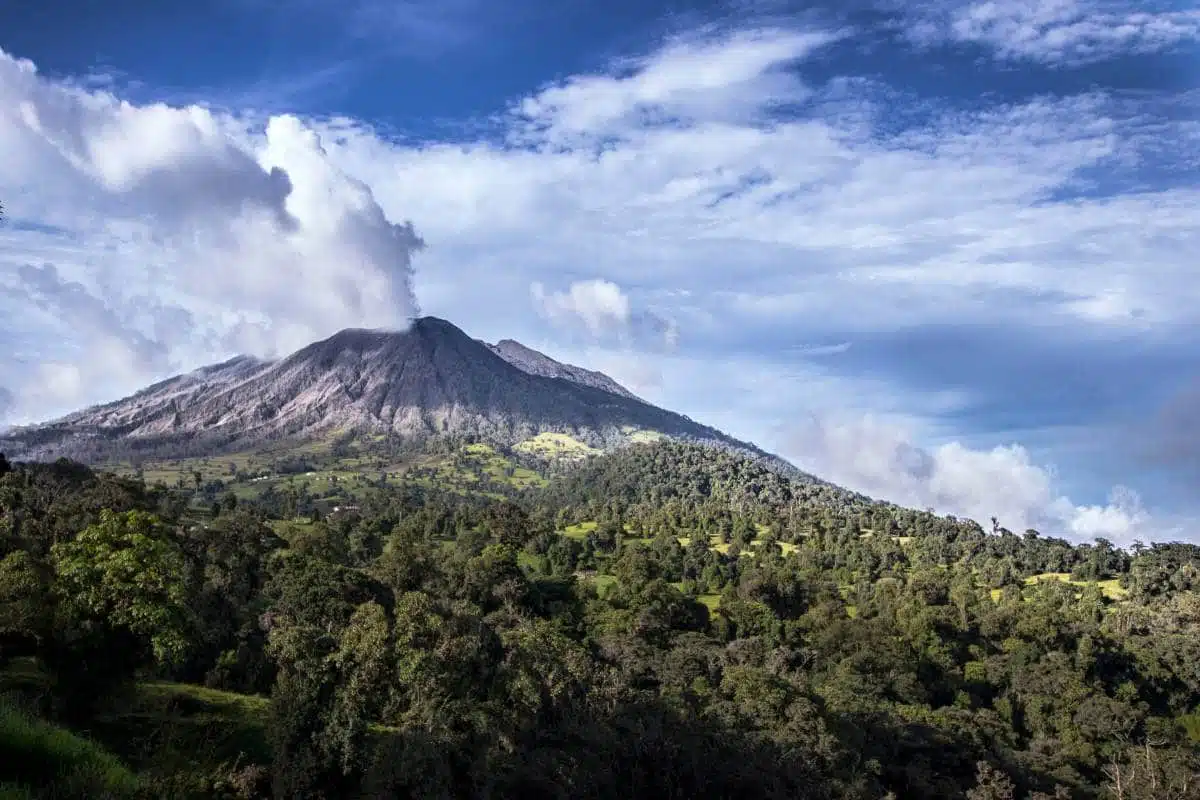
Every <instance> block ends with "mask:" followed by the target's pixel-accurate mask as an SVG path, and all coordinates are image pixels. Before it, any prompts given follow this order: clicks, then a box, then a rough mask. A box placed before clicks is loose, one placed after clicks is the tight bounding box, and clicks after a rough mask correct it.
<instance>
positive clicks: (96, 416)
mask: <svg viewBox="0 0 1200 800" xmlns="http://www.w3.org/2000/svg"><path fill="white" fill-rule="evenodd" d="M647 431H649V432H656V433H660V434H664V435H666V436H670V437H672V438H676V439H682V440H692V441H704V442H710V443H713V444H718V445H722V446H727V447H732V448H735V449H739V450H743V451H746V452H749V453H754V454H757V455H765V454H763V453H762V451H759V450H758V449H757V448H755V447H753V446H752V445H749V444H746V443H744V442H739V441H737V440H735V439H733V438H731V437H729V436H727V435H725V434H723V433H721V432H720V431H717V430H715V429H713V428H709V427H707V426H704V425H701V424H699V423H696V422H694V421H692V420H691V419H689V418H687V417H685V416H682V415H680V414H675V413H672V412H670V411H666V410H664V409H661V408H658V407H656V406H652V405H650V404H648V403H646V402H644V401H642V400H640V399H638V398H637V397H634V396H633V395H632V394H630V393H629V392H628V391H627V390H625V389H623V388H622V387H621V386H619V385H618V384H617V383H616V382H615V381H613V380H612V379H611V378H609V377H608V376H606V375H603V374H601V373H598V372H591V371H589V370H584V369H581V368H579V367H574V366H571V365H568V364H560V363H559V362H557V361H554V360H553V359H550V358H548V357H547V356H545V355H543V354H541V353H538V352H536V351H534V350H530V349H529V348H526V347H524V346H523V345H521V344H519V343H517V342H513V341H508V340H506V341H503V342H501V343H499V344H497V345H488V344H485V343H483V342H479V341H477V340H475V339H472V338H471V337H469V336H467V334H465V333H464V332H463V331H461V330H459V329H458V328H457V327H455V326H454V325H452V324H451V323H449V322H446V321H445V320H441V319H437V318H435V317H423V318H421V319H418V320H416V321H415V322H414V323H413V324H412V326H411V327H410V328H409V329H408V330H406V331H403V332H385V331H372V330H354V329H352V330H345V331H342V332H340V333H337V334H335V335H334V336H331V337H330V338H328V339H325V340H323V341H320V342H316V343H314V344H311V345H309V346H308V347H305V348H303V349H302V350H300V351H298V352H296V353H294V354H292V355H290V356H288V357H286V358H283V359H281V360H278V361H261V360H258V359H254V358H250V357H244V356H243V357H238V358H235V359H232V360H230V361H226V362H224V363H221V364H216V365H213V366H210V367H205V368H202V369H199V370H196V371H194V372H191V373H188V374H186V375H181V376H178V377H175V378H171V379H169V380H166V381H163V382H161V383H158V384H155V385H153V386H150V387H148V388H146V389H144V390H142V391H141V392H138V393H137V394H135V395H133V396H131V397H129V398H126V399H124V400H119V401H117V402H114V403H109V404H107V405H102V406H97V407H94V408H90V409H87V410H84V411H81V412H77V413H75V414H71V415H70V416H67V417H65V418H63V419H60V420H57V421H55V422H51V423H47V424H44V425H38V426H32V427H28V428H22V429H16V430H13V431H10V432H9V433H8V434H7V438H6V439H0V450H4V451H7V452H8V453H9V455H10V456H11V457H17V458H23V459H45V458H52V457H57V456H60V455H68V456H72V457H75V458H83V459H88V460H99V459H103V458H107V457H112V456H115V455H118V454H124V453H129V452H137V451H141V452H147V451H150V450H153V451H154V452H156V453H158V454H160V455H161V454H162V453H163V452H170V453H172V454H177V455H192V454H209V453H216V452H222V451H229V450H233V449H239V448H246V447H252V446H254V445H256V444H259V443H263V442H269V441H276V440H287V439H297V440H302V439H305V438H315V437H319V436H329V435H337V434H343V433H356V434H384V435H393V436H396V437H399V438H404V439H420V438H423V437H428V436H437V435H475V436H480V437H485V438H487V439H490V440H493V441H498V442H502V443H509V444H516V443H518V442H520V441H523V440H525V439H527V438H529V437H531V436H535V435H537V434H539V433H543V432H556V433H565V434H569V435H571V436H574V437H575V438H577V439H579V440H581V441H583V442H585V443H587V444H589V445H592V446H594V447H601V448H605V449H611V448H613V447H615V446H618V445H620V444H622V443H624V442H627V441H630V440H631V439H635V438H637V437H638V435H639V434H641V435H644V432H647Z"/></svg>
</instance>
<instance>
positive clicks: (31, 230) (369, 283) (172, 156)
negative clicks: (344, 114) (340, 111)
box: [0, 52, 422, 421]
mask: <svg viewBox="0 0 1200 800" xmlns="http://www.w3.org/2000/svg"><path fill="white" fill-rule="evenodd" d="M0 150H2V151H3V152H4V153H5V158H4V159H3V161H0V187H3V193H4V194H3V197H4V201H5V205H6V207H7V210H8V215H9V217H10V224H9V225H8V226H7V227H6V228H5V229H3V230H0V245H3V247H2V249H0V253H2V255H0V289H2V291H0V319H3V320H4V322H3V323H0V338H3V339H4V340H7V341H10V342H14V341H21V340H26V341H37V342H41V343H45V342H53V341H60V342H62V345H61V346H59V347H58V348H49V349H47V348H46V346H45V345H44V344H42V345H40V346H39V349H38V350H37V351H35V352H30V353H27V354H26V356H25V357H24V358H20V357H18V356H17V354H16V353H15V352H14V348H12V347H9V348H8V351H9V353H8V355H7V356H5V357H0V384H2V385H5V386H7V387H9V388H10V392H11V395H12V397H13V398H15V399H13V400H12V401H10V402H8V403H6V404H3V405H4V406H6V407H7V408H6V409H5V408H0V413H5V411H6V412H7V415H8V416H9V417H10V418H14V419H20V420H22V421H29V420H32V419H40V418H44V417H45V416H47V415H48V414H52V413H57V412H60V411H65V410H69V409H71V408H73V407H75V406H76V405H78V404H80V403H82V402H85V401H87V400H91V399H94V398H96V397H97V396H99V397H103V396H106V395H107V396H110V397H115V396H119V395H120V394H122V393H125V392H128V391H130V390H133V389H136V388H139V387H140V386H141V385H143V384H144V383H145V382H147V381H148V380H151V379H153V378H156V377H161V376H163V375H164V374H166V373H168V372H170V371H172V370H175V369H179V368H181V367H182V366H185V365H186V366H193V365H194V363H195V362H198V361H201V360H211V359H212V358H213V357H214V356H219V355H220V354H222V353H226V354H232V353H235V352H248V353H254V354H258V355H271V354H275V353H278V352H284V351H287V350H290V349H292V348H295V347H298V346H301V345H303V344H306V343H307V342H309V341H312V340H313V339H315V338H318V337H320V336H322V335H327V334H330V333H332V332H334V331H336V330H338V329H340V328H344V327H350V326H356V327H402V326H404V325H405V324H406V323H407V320H408V319H410V318H411V317H413V316H415V315H416V313H417V304H416V300H415V298H414V295H413V289H412V258H413V254H414V253H415V252H416V251H417V250H419V249H420V248H421V247H422V242H421V240H420V238H419V237H418V236H417V234H416V233H415V231H414V230H413V228H412V226H411V225H410V224H407V223H403V224H398V223H395V222H393V221H391V220H390V219H388V217H387V215H386V214H385V213H384V212H383V210H382V209H381V207H380V205H379V204H378V203H377V202H376V200H375V197H374V195H373V194H372V191H371V189H370V188H369V187H368V186H367V185H366V184H365V183H363V182H362V181H359V180H356V179H354V178H351V177H349V176H348V175H346V174H345V173H344V172H343V171H341V170H339V169H338V168H337V167H335V166H334V165H333V163H332V162H331V161H330V159H329V158H328V157H327V154H326V151H325V149H324V147H323V145H322V142H321V139H320V138H319V136H318V135H317V134H316V133H315V132H314V131H313V130H312V129H310V128H309V127H308V126H307V125H306V124H305V123H304V122H302V121H300V120H299V119H296V118H294V117H289V116H279V117H273V118H271V119H269V120H266V121H265V124H257V123H256V121H255V120H249V119H240V118H236V117H232V116H229V115H225V114H220V113H217V112H214V111H211V110H209V109H206V108H201V107H198V106H188V107H184V108H174V107H171V106H167V105H163V104H155V105H145V106H138V105H133V104H131V103H128V102H125V101H122V100H120V99H118V98H117V97H114V96H113V95H111V94H108V93H106V92H103V91H90V90H86V89H81V88H78V87H74V86H66V85H62V84H58V83H55V82H53V81H51V80H48V79H46V78H44V77H43V76H41V75H39V74H38V73H37V71H36V69H35V68H34V66H33V65H32V64H31V63H30V62H28V61H21V60H17V59H14V58H12V57H10V56H8V55H6V54H4V53H2V52H0ZM34 221H36V222H34ZM35 254H36V261H35Z"/></svg>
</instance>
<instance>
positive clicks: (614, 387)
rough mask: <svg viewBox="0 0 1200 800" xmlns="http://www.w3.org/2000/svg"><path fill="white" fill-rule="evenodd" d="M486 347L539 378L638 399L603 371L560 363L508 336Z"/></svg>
mask: <svg viewBox="0 0 1200 800" xmlns="http://www.w3.org/2000/svg"><path fill="white" fill-rule="evenodd" d="M487 347H488V349H489V350H491V351H492V352H493V353H495V354H496V355H498V356H500V357H501V358H503V359H504V360H505V361H507V362H508V363H510V364H512V365H513V366H514V367H516V368H517V369H519V370H521V371H522V372H528V373H529V374H530V375H540V376H542V377H543V378H562V379H564V380H568V381H571V382H572V383H577V384H579V385H580V386H590V387H592V388H593V389H601V390H603V391H606V392H611V393H612V394H619V395H621V396H622V397H628V398H630V399H632V400H639V401H640V400H641V398H640V397H638V396H637V395H635V394H633V393H632V392H630V391H629V390H628V389H626V388H625V387H624V386H622V385H621V384H619V383H617V382H616V381H614V380H613V379H612V378H610V377H608V376H607V375H605V374H604V373H603V372H595V371H593V370H590V369H584V368H583V367H576V366H573V365H571V364H563V363H562V362H560V361H555V360H554V359H553V358H550V357H549V356H547V355H543V354H542V353H539V352H538V351H537V350H533V349H532V348H529V347H526V346H525V345H523V344H521V343H520V342H515V341H513V340H512V339H501V340H500V341H499V342H496V343H495V344H489V345H488V346H487Z"/></svg>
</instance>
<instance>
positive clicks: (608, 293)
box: [530, 279, 679, 350]
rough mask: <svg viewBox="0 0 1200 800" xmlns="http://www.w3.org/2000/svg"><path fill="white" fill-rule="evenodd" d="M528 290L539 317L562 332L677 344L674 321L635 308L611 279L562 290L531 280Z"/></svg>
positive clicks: (650, 344)
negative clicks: (549, 290)
mask: <svg viewBox="0 0 1200 800" xmlns="http://www.w3.org/2000/svg"><path fill="white" fill-rule="evenodd" d="M530 291H531V293H532V294H533V301H534V307H535V308H536V310H537V312H538V313H539V314H540V315H541V316H543V317H545V318H546V319H547V320H549V321H550V322H551V323H552V324H554V325H556V326H559V327H560V328H562V329H564V330H566V331H569V332H574V331H580V330H581V331H582V332H583V333H585V334H586V335H587V337H588V338H589V339H591V340H592V341H596V342H604V341H611V340H616V341H618V342H620V343H622V344H625V345H635V344H641V345H643V346H647V347H651V348H653V347H665V348H667V349H670V350H673V349H674V348H675V347H676V346H677V345H678V344H679V327H678V325H677V324H676V323H675V321H674V320H671V319H667V318H666V317H663V316H661V315H660V314H656V313H655V312H654V311H650V310H647V309H636V310H635V309H634V308H633V305H632V303H631V302H630V300H629V296H628V295H627V294H626V293H625V291H624V290H622V289H621V287H620V286H618V285H617V284H615V283H613V282H612V281H606V280H599V279H596V280H587V281H575V282H574V283H572V284H571V285H570V286H569V287H568V288H567V290H566V291H562V292H547V291H546V287H545V286H543V285H542V283H541V282H539V281H535V282H534V283H533V284H532V285H531V286H530Z"/></svg>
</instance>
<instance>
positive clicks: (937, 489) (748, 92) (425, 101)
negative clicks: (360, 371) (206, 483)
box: [0, 0, 1200, 544]
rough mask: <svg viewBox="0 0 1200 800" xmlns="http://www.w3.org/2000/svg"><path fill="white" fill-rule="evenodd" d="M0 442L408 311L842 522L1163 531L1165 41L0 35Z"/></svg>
mask: <svg viewBox="0 0 1200 800" xmlns="http://www.w3.org/2000/svg"><path fill="white" fill-rule="evenodd" d="M0 51H2V52H0V154H2V155H3V158H2V159H0V201H2V202H3V203H4V206H5V211H6V222H5V224H4V225H3V227H0V424H24V423H29V422H34V421H40V420H45V419H48V418H52V417H54V416H56V415H60V414H62V413H65V412H68V411H71V410H74V409H77V408H80V407H83V406H86V405H89V404H93V403H97V402H101V401H107V400H112V399H116V398H119V397H122V396H124V395H127V394H129V393H131V392H132V391H134V390H136V389H138V388H140V387H142V386H144V385H146V384H147V383H149V382H151V381H153V380H156V379H160V378H163V377H166V376H169V375H172V374H177V373H179V372H183V371H187V370H190V369H193V368H195V367H198V366H201V365H203V364H207V363H212V362H216V361H220V360H223V359H224V358H227V357H229V356H231V355H234V354H238V353H252V354H255V355H259V356H275V355H280V354H286V353H288V352H290V351H292V350H294V349H297V348H299V347H300V346H303V345H304V344H307V343H308V342H310V341H313V340H315V339H318V338H321V337H324V336H327V335H329V334H332V333H334V332H336V331H337V330H340V329H342V328H345V327H392V328H395V327H402V326H403V325H404V324H406V321H407V320H408V319H410V318H411V317H413V316H414V315H418V314H432V315H436V316H440V317H444V318H446V319H449V320H451V321H453V322H455V323H456V324H458V325H459V326H460V327H462V328H463V329H464V330H466V331H467V332H468V333H470V334H471V335H472V336H476V337H478V338H482V339H486V340H488V341H495V340H497V339H500V338H506V337H507V338H515V339H518V340H520V341H522V342H524V343H525V344H527V345H529V346H532V347H535V348H537V349H540V350H542V351H543V352H545V353H547V354H548V355H551V356H553V357H555V358H559V359H561V360H565V361H569V362H571V363H576V364H580V365H583V366H587V367H589V368H593V369H600V370H603V371H605V372H607V373H608V374H610V375H612V376H613V377H614V378H616V379H617V380H619V381H621V382H622V383H624V384H625V385H626V386H628V387H629V388H631V389H632V390H633V391H635V392H637V393H638V394H639V395H641V396H642V397H644V398H646V399H647V400H649V401H651V402H654V403H656V404H659V405H662V406H665V407H667V408H671V409H673V410H677V411H680V412H682V413H686V414H688V415H689V416H691V417H693V418H695V419H697V420H700V421H702V422H705V423H708V424H712V425H715V426H717V427H720V428H722V429H723V430H726V431H727V432H729V433H732V434H734V435H736V436H739V437H742V438H745V439H749V440H752V441H754V442H756V443H758V444H760V445H761V446H763V447H764V448H766V449H768V450H771V451H773V452H777V453H779V454H781V455H783V456H785V457H787V458H789V459H790V460H792V461H794V462H795V463H796V464H798V465H799V466H801V467H802V468H804V469H807V470H809V471H811V472H814V473H816V474H818V475H821V476H822V477H825V478H827V479H830V480H833V481H836V482H838V483H841V484H843V485H846V486H849V487H851V488H854V489H857V490H860V491H864V492H867V493H869V494H871V495H873V496H876V497H880V498H884V499H888V500H893V501H896V502H900V503H903V504H905V505H909V506H913V507H919V508H933V509H935V510H937V511H938V512H940V513H948V514H954V515H957V516H965V517H971V518H974V519H977V520H979V521H980V522H981V523H983V524H984V525H985V527H988V528H990V522H989V520H990V518H991V517H993V516H994V517H996V518H997V519H998V520H999V522H1000V524H1001V525H1003V526H1005V527H1007V528H1009V529H1011V530H1014V531H1018V532H1020V531H1024V530H1025V529H1027V528H1036V529H1037V530H1039V531H1042V532H1043V533H1050V534H1056V535H1064V536H1067V537H1069V538H1072V539H1074V540H1079V541H1084V540H1089V539H1092V538H1094V537H1097V536H1103V537H1106V538H1108V539H1110V540H1112V541H1115V542H1117V543H1120V544H1129V543H1131V542H1133V541H1135V540H1141V541H1151V540H1154V541H1164V540H1190V541H1200V491H1198V489H1200V10H1198V9H1197V7H1196V6H1195V5H1194V4H1193V3H1189V2H1173V1H1172V0H1145V1H1144V2H1125V1H1124V0H1004V2H998V1H995V0H908V1H907V2H900V1H899V0H850V2H836V3H834V2H824V3H809V4H797V3H788V2H779V1H777V0H766V1H764V2H751V0H744V1H742V2H739V1H738V0H727V1H726V2H683V0H674V1H672V2H666V1H665V0H638V2H633V0H606V2H604V3H599V2H591V3H585V2H582V0H566V1H565V2H563V1H562V0H559V1H558V2H549V1H548V0H514V1H513V2H509V3H503V4H500V3H484V2H481V0H440V1H438V2H434V1H432V0H430V1H429V2H427V1H426V0H407V2H384V0H338V1H337V2H334V0H297V1H296V2H293V3H288V4H277V3H269V2H267V0H196V2H192V3H188V4H174V3H159V4H151V3H146V2H140V0H110V2H107V3H103V4H101V3H95V2H89V1H85V0H41V2H39V3H8V4H4V5H0Z"/></svg>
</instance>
